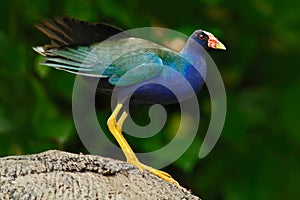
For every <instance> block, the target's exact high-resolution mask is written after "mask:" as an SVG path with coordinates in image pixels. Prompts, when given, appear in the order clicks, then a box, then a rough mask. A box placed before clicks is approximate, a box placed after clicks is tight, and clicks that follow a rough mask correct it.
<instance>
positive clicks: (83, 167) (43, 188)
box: [0, 150, 200, 200]
mask: <svg viewBox="0 0 300 200" xmlns="http://www.w3.org/2000/svg"><path fill="white" fill-rule="evenodd" d="M0 199H1V200H6V199H20V200H22V199H76V200H79V199H135V200H138V199H151V200H153V199H198V200H199V199H200V198H199V197H196V196H194V195H192V194H191V192H190V191H188V190H186V189H184V188H182V187H177V186H175V185H173V184H170V183H168V182H166V181H164V180H162V179H160V178H158V177H156V176H155V175H153V174H151V173H149V172H147V171H144V172H142V173H141V172H140V171H139V170H138V169H137V168H135V167H134V166H132V165H130V164H128V163H126V162H122V161H118V160H113V159H110V158H104V157H101V156H95V155H82V154H72V153H67V152H63V151H57V150H50V151H46V152H43V153H40V154H33V155H24V156H9V157H4V158H0Z"/></svg>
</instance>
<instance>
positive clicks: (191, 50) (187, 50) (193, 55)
mask: <svg viewBox="0 0 300 200" xmlns="http://www.w3.org/2000/svg"><path fill="white" fill-rule="evenodd" d="M179 54H180V55H182V56H183V57H184V58H186V59H188V61H190V62H191V63H193V64H194V65H196V67H197V66H199V65H200V63H199V62H202V59H201V58H204V57H205V49H204V48H203V47H202V46H201V45H200V44H199V43H198V42H196V41H195V40H194V39H192V38H189V39H188V40H187V42H186V43H185V45H184V47H183V48H182V50H181V51H180V52H179Z"/></svg>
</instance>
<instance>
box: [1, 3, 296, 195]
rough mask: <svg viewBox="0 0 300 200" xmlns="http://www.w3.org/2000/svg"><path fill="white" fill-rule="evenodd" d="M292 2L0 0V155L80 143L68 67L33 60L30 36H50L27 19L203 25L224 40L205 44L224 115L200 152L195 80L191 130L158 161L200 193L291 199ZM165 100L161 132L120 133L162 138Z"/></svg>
mask: <svg viewBox="0 0 300 200" xmlns="http://www.w3.org/2000/svg"><path fill="white" fill-rule="evenodd" d="M299 7H300V1H296V0H295V1H294V2H292V1H284V2H282V1H277V0H262V1H261V0H253V1H239V0H228V1H225V0H202V1H200V0H199V1H196V0H195V1H192V0H191V1H188V0H185V1H174V0H172V1H171V0H165V1H137V0H128V1H126V2H123V1H117V0H86V1H71V0H66V1H63V0H60V1H58V0H44V1H40V0H31V1H22V0H14V1H10V0H1V3H0V16H1V17H0V22H1V23H0V156H6V155H14V154H29V153H36V152H41V151H44V150H49V149H61V150H66V151H70V152H77V153H78V152H84V153H88V152H87V151H86V150H85V148H84V147H83V145H82V144H81V142H80V140H79V138H78V136H77V134H76V129H75V126H74V122H73V119H72V109H71V108H72V107H71V102H72V99H71V96H72V87H73V82H74V78H75V76H74V75H71V74H68V73H64V72H61V71H57V70H54V69H48V68H46V67H42V66H39V65H38V63H39V62H40V61H41V60H42V58H41V57H40V56H38V55H37V54H36V53H35V52H33V50H32V49H31V46H37V45H41V44H45V43H47V42H49V41H48V39H47V38H46V37H45V36H44V35H42V34H41V33H40V32H39V31H38V30H36V29H35V28H34V24H35V23H37V22H39V21H41V20H42V19H45V18H48V19H51V18H53V17H55V16H64V15H70V16H73V17H75V18H79V19H82V20H87V21H91V22H95V21H104V22H107V23H111V24H114V25H116V26H119V27H122V28H123V29H131V28H137V27H144V26H162V27H166V28H170V29H174V30H177V31H180V32H182V33H184V34H187V35H190V34H191V33H192V32H193V31H194V30H195V29H199V28H203V29H205V30H208V31H210V32H213V33H214V34H215V35H216V36H217V37H218V38H219V39H220V40H221V41H222V42H224V44H225V45H226V47H227V48H228V50H227V51H224V52H220V51H218V52H212V53H211V55H212V57H213V58H214V60H215V62H216V64H217V65H218V67H219V70H220V72H221V74H222V77H223V79H224V83H225V86H226V90H227V100H228V112H227V118H226V124H225V127H224V130H223V132H222V135H221V138H220V140H219V142H218V143H217V145H216V146H215V148H214V149H213V151H212V152H211V153H210V154H209V155H208V156H207V157H205V158H204V159H201V160H199V159H198V152H199V148H200V145H201V142H202V140H203V135H204V133H205V130H206V128H207V125H208V123H209V117H210V101H209V96H208V92H207V89H206V88H204V89H203V90H202V91H201V94H200V95H199V97H201V98H200V100H199V102H200V106H201V110H202V113H201V117H202V118H201V119H202V121H201V124H200V129H199V134H198V136H197V138H196V140H195V141H194V142H193V144H192V145H191V147H190V148H189V149H188V151H187V152H186V153H185V154H184V155H183V156H182V157H181V158H180V159H178V160H177V161H176V162H174V163H173V164H172V165H171V166H169V167H167V168H166V169H164V170H166V171H168V172H169V173H170V174H171V175H172V176H174V178H175V179H177V180H178V181H179V182H180V183H181V184H182V185H183V186H186V187H188V188H191V189H192V191H193V192H194V193H195V194H197V195H199V196H201V197H202V198H203V199H212V200H217V199H221V200H225V199H226V200H247V199H249V200H250V199H251V200H253V199H256V200H259V199H263V200H265V199H272V200H276V199H300V191H299V184H300V132H299V130H300V123H299V110H300V109H299V103H300V95H299V92H300V73H299V72H300V66H299V64H300V63H299V58H300V50H299V49H300V48H299V47H300V14H299ZM101 98H102V99H103V102H101V103H98V104H99V105H97V108H98V109H97V110H98V111H99V116H101V118H100V122H103V124H105V121H106V119H107V117H108V116H109V113H110V107H109V105H110V104H109V99H108V98H107V97H104V96H103V97H101ZM170 110H171V111H170V112H169V121H168V124H167V125H166V127H165V128H164V130H162V131H161V134H158V135H157V136H155V137H154V138H152V139H149V140H143V141H142V140H141V139H136V138H129V143H130V144H132V146H133V148H134V149H135V150H136V151H140V152H143V151H147V150H149V149H151V148H154V149H155V148H159V147H160V146H163V145H164V144H165V143H164V142H167V141H168V138H169V137H171V136H172V135H171V133H170V131H172V127H173V126H172V123H176V122H177V119H178V113H177V112H176V111H175V110H176V109H172V107H171V109H170ZM136 112H137V113H136V115H145V113H144V112H145V110H143V111H139V110H137V111H136ZM145 141H146V142H145ZM145 144H147V145H145ZM169 153H170V154H171V153H172V152H169Z"/></svg>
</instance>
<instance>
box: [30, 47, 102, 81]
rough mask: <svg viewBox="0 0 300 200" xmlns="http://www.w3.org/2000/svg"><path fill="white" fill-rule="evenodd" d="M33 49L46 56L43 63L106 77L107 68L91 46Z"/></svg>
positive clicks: (74, 71)
mask: <svg viewBox="0 0 300 200" xmlns="http://www.w3.org/2000/svg"><path fill="white" fill-rule="evenodd" d="M33 50H34V51H36V52H37V53H39V54H41V55H42V56H44V57H45V60H44V62H42V63H40V64H41V65H45V66H49V67H54V68H56V69H59V70H64V71H67V72H70V73H74V74H79V75H85V76H92V77H106V75H105V70H106V69H105V68H104V67H103V65H102V63H100V62H99V59H98V57H97V55H96V54H94V53H92V51H91V50H90V47H82V46H79V47H76V48H72V47H65V48H47V47H40V46H39V47H33Z"/></svg>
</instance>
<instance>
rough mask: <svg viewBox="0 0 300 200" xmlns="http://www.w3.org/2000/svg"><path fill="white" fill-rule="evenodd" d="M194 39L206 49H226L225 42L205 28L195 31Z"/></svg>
mask: <svg viewBox="0 0 300 200" xmlns="http://www.w3.org/2000/svg"><path fill="white" fill-rule="evenodd" d="M191 38H192V39H194V40H195V41H197V42H198V43H199V44H200V45H201V46H203V48H204V49H206V50H209V49H222V50H226V47H225V46H224V44H222V43H221V42H220V41H219V40H218V39H217V38H216V37H215V36H214V35H213V34H211V33H210V32H207V31H203V30H197V31H195V32H194V33H193V34H192V36H191Z"/></svg>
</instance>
